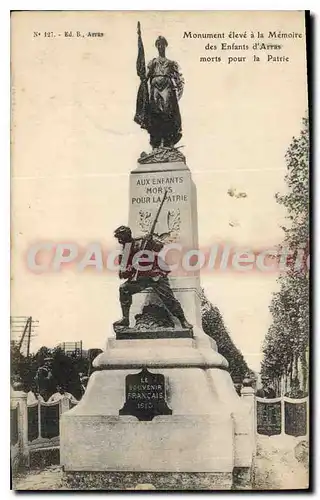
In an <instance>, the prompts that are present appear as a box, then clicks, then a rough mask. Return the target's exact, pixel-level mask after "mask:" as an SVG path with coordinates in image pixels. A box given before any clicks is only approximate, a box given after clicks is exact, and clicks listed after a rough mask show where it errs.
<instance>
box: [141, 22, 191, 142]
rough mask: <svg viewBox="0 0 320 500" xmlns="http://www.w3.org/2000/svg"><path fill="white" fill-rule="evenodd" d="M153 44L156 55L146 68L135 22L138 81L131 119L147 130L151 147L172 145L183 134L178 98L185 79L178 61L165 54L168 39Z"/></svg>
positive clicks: (159, 38) (161, 39)
mask: <svg viewBox="0 0 320 500" xmlns="http://www.w3.org/2000/svg"><path fill="white" fill-rule="evenodd" d="M155 46H156V47H157V49H158V52H159V56H158V57H155V58H154V59H152V60H151V61H150V62H149V64H148V68H147V71H146V67H145V60H144V49H143V44H142V39H141V32H140V23H138V49H139V52H138V60H137V73H138V76H139V77H140V81H141V83H140V87H139V90H138V96H137V108H136V114H135V118H134V120H135V122H136V123H138V124H139V125H140V126H141V127H142V128H144V129H146V130H147V131H148V132H149V134H150V144H151V146H152V148H153V149H158V148H160V147H164V148H173V147H174V146H175V144H177V143H178V142H179V141H180V139H181V137H182V129H181V116H180V110H179V104H178V100H179V99H180V98H181V96H182V93H183V87H184V80H183V77H182V74H181V72H180V70H179V67H178V64H177V63H176V62H175V61H171V60H170V59H167V57H166V48H167V46H168V42H167V40H166V39H165V38H164V37H163V36H159V37H158V38H157V40H156V42H155ZM147 82H149V88H148V83H147Z"/></svg>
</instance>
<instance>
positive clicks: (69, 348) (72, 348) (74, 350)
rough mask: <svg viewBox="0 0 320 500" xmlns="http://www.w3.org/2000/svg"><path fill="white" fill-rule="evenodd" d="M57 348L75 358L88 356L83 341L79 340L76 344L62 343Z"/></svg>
mask: <svg viewBox="0 0 320 500" xmlns="http://www.w3.org/2000/svg"><path fill="white" fill-rule="evenodd" d="M57 347H58V348H60V349H62V350H63V352H64V353H65V354H67V355H68V356H75V357H77V358H82V357H84V356H86V352H84V351H83V349H82V340H77V341H75V342H61V343H60V344H58V345H57Z"/></svg>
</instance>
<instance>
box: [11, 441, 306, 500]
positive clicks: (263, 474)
mask: <svg viewBox="0 0 320 500" xmlns="http://www.w3.org/2000/svg"><path fill="white" fill-rule="evenodd" d="M306 449H307V446H306V442H305V441H304V440H303V439H302V438H294V437H291V436H272V437H267V436H258V439H257V456H256V459H255V468H254V485H253V489H255V490H279V489H306V488H308V463H307V458H306V457H307V452H305V450H306ZM13 488H14V489H15V490H20V491H21V490H66V489H68V488H67V487H66V485H65V484H64V480H63V473H62V470H61V468H60V466H58V465H52V466H48V467H46V468H44V469H31V470H30V471H29V472H21V473H18V474H16V475H15V477H14V478H13ZM132 489H139V490H142V489H154V487H153V486H152V485H151V484H148V485H147V484H146V485H137V486H136V487H135V488H134V487H133V488H132Z"/></svg>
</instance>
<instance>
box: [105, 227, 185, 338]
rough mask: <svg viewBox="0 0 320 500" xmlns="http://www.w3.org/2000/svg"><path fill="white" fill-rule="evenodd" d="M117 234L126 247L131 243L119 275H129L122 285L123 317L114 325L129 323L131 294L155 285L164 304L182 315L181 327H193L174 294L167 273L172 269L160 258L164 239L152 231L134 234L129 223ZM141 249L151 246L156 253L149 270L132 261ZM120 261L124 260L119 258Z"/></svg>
mask: <svg viewBox="0 0 320 500" xmlns="http://www.w3.org/2000/svg"><path fill="white" fill-rule="evenodd" d="M114 236H115V238H117V240H118V241H119V243H120V244H121V245H123V247H124V246H125V245H126V244H129V245H130V250H129V253H128V259H127V263H126V267H125V269H121V266H120V272H119V277H120V279H126V280H127V281H125V282H124V283H123V284H122V285H120V290H119V291H120V304H121V309H122V319H120V320H119V321H116V322H115V323H114V327H116V328H117V327H128V326H129V312H130V307H131V304H132V295H134V294H135V293H139V292H141V291H142V290H145V289H146V288H152V289H153V291H154V292H155V293H156V294H157V295H158V296H159V297H160V299H161V300H162V302H163V304H164V305H165V307H166V308H167V309H168V310H169V312H170V313H171V314H172V315H173V316H175V317H176V318H178V319H179V321H180V323H181V326H182V328H186V329H191V328H192V325H190V323H188V321H187V320H186V317H185V315H184V312H183V310H182V307H181V305H180V302H179V301H178V300H177V299H176V298H175V296H174V294H173V291H172V289H171V287H170V283H169V279H168V273H169V272H170V271H169V270H168V268H167V269H166V265H165V263H164V262H160V257H159V256H158V253H159V252H160V251H161V249H162V248H163V243H162V242H161V241H159V240H157V239H156V238H155V237H154V236H153V235H152V233H151V231H150V233H149V234H148V235H147V236H146V237H144V238H133V237H132V233H131V229H130V228H129V227H127V226H120V227H118V228H117V229H116V230H115V232H114ZM141 249H143V250H148V251H151V252H153V253H154V259H153V263H152V269H151V270H146V271H142V270H140V271H137V270H136V268H135V267H134V266H133V265H132V264H133V258H134V256H135V254H136V253H137V252H139V251H140V250H141ZM120 264H121V262H120ZM140 265H141V267H142V264H140Z"/></svg>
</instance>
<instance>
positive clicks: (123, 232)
mask: <svg viewBox="0 0 320 500" xmlns="http://www.w3.org/2000/svg"><path fill="white" fill-rule="evenodd" d="M114 236H115V238H118V237H119V236H129V237H130V238H131V236H132V233H131V229H130V227H128V226H119V227H117V229H116V230H115V232H114Z"/></svg>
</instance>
